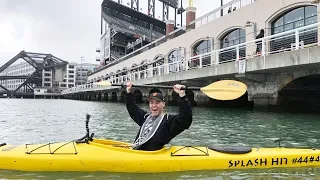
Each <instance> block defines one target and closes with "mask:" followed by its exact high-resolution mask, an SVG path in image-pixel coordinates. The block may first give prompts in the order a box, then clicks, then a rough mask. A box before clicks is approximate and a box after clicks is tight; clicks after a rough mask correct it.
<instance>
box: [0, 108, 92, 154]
mask: <svg viewBox="0 0 320 180" xmlns="http://www.w3.org/2000/svg"><path fill="white" fill-rule="evenodd" d="M89 119H90V115H89V114H87V115H86V130H87V133H86V135H85V136H84V137H82V138H80V139H78V140H72V141H69V142H67V143H65V144H62V145H61V146H59V147H57V148H56V149H55V150H53V151H52V149H51V148H52V147H51V145H54V144H56V143H47V144H44V145H41V146H38V147H36V148H34V149H32V150H30V151H29V150H28V146H31V145H34V144H26V149H27V152H26V154H57V153H56V152H57V150H59V149H60V148H62V147H64V146H66V145H68V144H70V143H72V144H73V148H74V152H72V153H58V154H78V152H77V149H76V146H75V143H87V144H89V141H93V136H94V133H92V134H91V136H89V134H90V131H89ZM1 145H2V144H1ZM4 145H5V144H4ZM46 146H48V147H49V152H40V153H38V152H35V151H36V150H39V149H40V148H43V147H46Z"/></svg>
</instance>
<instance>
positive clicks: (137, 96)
mask: <svg viewBox="0 0 320 180" xmlns="http://www.w3.org/2000/svg"><path fill="white" fill-rule="evenodd" d="M133 95H134V98H135V99H136V103H143V100H142V93H141V91H140V90H138V89H136V90H134V91H133Z"/></svg>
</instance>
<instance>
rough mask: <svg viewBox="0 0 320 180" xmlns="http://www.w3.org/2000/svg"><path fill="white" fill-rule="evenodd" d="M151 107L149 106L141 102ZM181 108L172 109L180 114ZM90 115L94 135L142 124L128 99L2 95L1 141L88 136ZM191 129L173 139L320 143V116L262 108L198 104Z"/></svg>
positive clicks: (228, 174)
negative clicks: (135, 119)
mask: <svg viewBox="0 0 320 180" xmlns="http://www.w3.org/2000/svg"><path fill="white" fill-rule="evenodd" d="M141 106H142V107H143V108H147V106H146V105H141ZM177 110H178V107H167V108H166V112H168V113H176V112H177ZM86 113H89V114H90V115H91V120H90V130H91V132H94V133H95V137H100V138H108V139H114V140H120V141H127V142H132V141H133V140H134V138H135V135H136V133H137V131H138V126H137V125H136V124H135V123H134V122H133V121H132V120H131V119H130V117H129V115H128V113H127V111H126V108H125V105H124V104H123V103H110V102H93V101H92V102H90V101H75V100H62V99H60V100H59V99H50V100H49V99H0V127H1V132H0V143H1V142H6V143H7V144H16V145H18V144H26V143H43V142H45V143H47V142H57V141H68V140H74V139H78V138H80V137H82V136H83V135H84V134H85V132H86V131H85V123H84V122H85V115H86ZM193 114H194V116H193V117H194V121H193V123H192V125H191V127H190V129H189V130H186V131H184V132H183V133H182V134H180V135H179V136H177V137H176V138H175V139H174V140H172V141H171V144H175V145H200V146H206V145H213V144H214V145H248V146H252V147H275V146H277V144H275V143H274V140H275V139H277V138H284V141H283V142H282V146H285V147H319V146H320V143H319V140H318V137H320V136H319V135H320V132H319V129H320V121H319V117H320V115H319V114H290V113H271V112H261V111H260V112H257V111H249V110H243V109H212V108H210V109H209V108H193ZM146 178H147V179H283V178H287V179H320V169H311V168H302V169H269V170H245V171H209V172H208V171H206V172H202V171H200V172H181V173H180V172H179V173H162V174H126V173H122V174H119V173H43V172H37V173H29V172H17V171H0V179H146Z"/></svg>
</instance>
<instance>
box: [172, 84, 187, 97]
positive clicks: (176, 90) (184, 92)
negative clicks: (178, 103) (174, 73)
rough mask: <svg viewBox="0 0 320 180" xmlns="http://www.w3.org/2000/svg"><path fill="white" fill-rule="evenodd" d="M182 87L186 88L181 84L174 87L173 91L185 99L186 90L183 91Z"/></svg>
mask: <svg viewBox="0 0 320 180" xmlns="http://www.w3.org/2000/svg"><path fill="white" fill-rule="evenodd" d="M182 87H185V86H184V85H181V84H176V85H174V86H173V90H174V91H175V92H176V93H178V94H179V96H180V97H183V96H185V95H186V91H185V90H181V88H182Z"/></svg>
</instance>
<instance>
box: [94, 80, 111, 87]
mask: <svg viewBox="0 0 320 180" xmlns="http://www.w3.org/2000/svg"><path fill="white" fill-rule="evenodd" d="M95 84H97V85H100V86H111V83H110V82H109V81H100V82H96V83H95Z"/></svg>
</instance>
